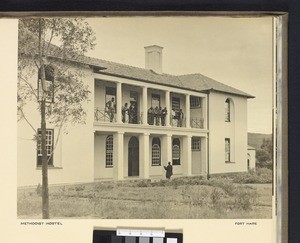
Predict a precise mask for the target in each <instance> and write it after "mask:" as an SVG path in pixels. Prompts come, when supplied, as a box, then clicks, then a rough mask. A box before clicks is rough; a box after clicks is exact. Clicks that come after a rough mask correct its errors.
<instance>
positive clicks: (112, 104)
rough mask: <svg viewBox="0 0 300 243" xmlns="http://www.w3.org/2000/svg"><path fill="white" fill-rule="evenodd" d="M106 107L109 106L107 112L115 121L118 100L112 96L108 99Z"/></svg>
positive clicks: (110, 119) (111, 120)
mask: <svg viewBox="0 0 300 243" xmlns="http://www.w3.org/2000/svg"><path fill="white" fill-rule="evenodd" d="M106 107H107V113H108V115H109V121H110V122H113V120H114V117H115V111H116V102H115V98H114V97H112V98H111V100H109V101H107V103H106Z"/></svg>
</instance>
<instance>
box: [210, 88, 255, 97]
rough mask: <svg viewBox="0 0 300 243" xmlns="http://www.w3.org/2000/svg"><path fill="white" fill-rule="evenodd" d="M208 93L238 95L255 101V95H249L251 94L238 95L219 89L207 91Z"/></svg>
mask: <svg viewBox="0 0 300 243" xmlns="http://www.w3.org/2000/svg"><path fill="white" fill-rule="evenodd" d="M207 91H209V92H210V91H214V92H219V93H224V94H233V95H237V96H241V97H245V98H247V99H254V98H255V96H253V95H249V94H238V93H233V92H226V91H223V90H217V89H213V88H211V89H207Z"/></svg>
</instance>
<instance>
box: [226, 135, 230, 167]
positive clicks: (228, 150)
mask: <svg viewBox="0 0 300 243" xmlns="http://www.w3.org/2000/svg"><path fill="white" fill-rule="evenodd" d="M225 162H230V138H225Z"/></svg>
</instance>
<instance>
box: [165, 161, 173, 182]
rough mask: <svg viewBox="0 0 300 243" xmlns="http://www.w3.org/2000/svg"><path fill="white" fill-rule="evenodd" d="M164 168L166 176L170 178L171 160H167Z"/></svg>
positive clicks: (171, 173) (171, 172)
mask: <svg viewBox="0 0 300 243" xmlns="http://www.w3.org/2000/svg"><path fill="white" fill-rule="evenodd" d="M164 168H165V170H166V178H167V179H171V176H172V175H173V166H172V165H171V162H168V165H167V166H164Z"/></svg>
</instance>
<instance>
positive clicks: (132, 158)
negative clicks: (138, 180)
mask: <svg viewBox="0 0 300 243" xmlns="http://www.w3.org/2000/svg"><path fill="white" fill-rule="evenodd" d="M128 176H139V140H138V139H137V138H136V137H131V138H130V140H129V143H128Z"/></svg>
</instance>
